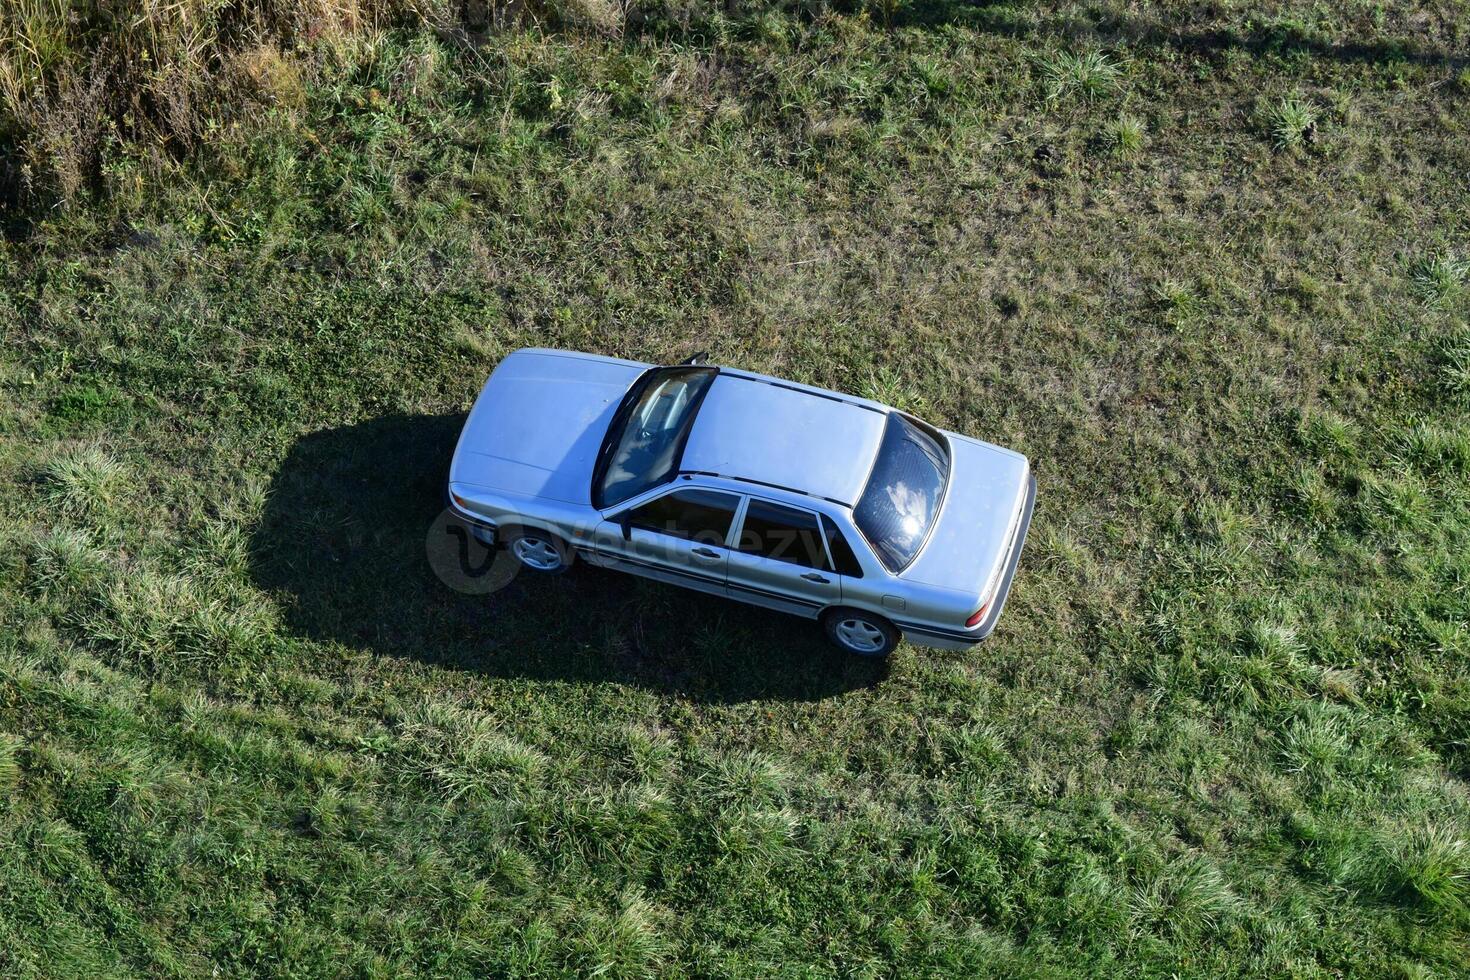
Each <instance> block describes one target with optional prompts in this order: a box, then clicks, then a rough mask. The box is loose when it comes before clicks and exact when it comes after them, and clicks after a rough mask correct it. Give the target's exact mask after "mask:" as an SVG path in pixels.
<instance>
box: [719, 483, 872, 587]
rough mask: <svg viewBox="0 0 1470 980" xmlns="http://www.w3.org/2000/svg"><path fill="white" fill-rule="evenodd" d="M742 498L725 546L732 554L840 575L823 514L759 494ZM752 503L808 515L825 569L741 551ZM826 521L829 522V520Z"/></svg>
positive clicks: (745, 495)
mask: <svg viewBox="0 0 1470 980" xmlns="http://www.w3.org/2000/svg"><path fill="white" fill-rule="evenodd" d="M743 496H744V498H745V500H744V501H743V502H742V503H741V505H740V512H739V513H738V514H737V515H736V520H735V523H734V524H732V525H731V527H730V535H729V539H728V540H729V543H728V544H727V545H726V547H728V548H729V549H730V550H731V551H732V552H734V553H736V554H741V555H749V556H751V557H752V558H759V559H761V560H763V561H774V562H780V563H781V564H783V565H790V566H792V567H793V568H808V569H811V570H813V571H818V572H828V573H830V574H832V575H840V574H842V573H841V572H838V571H837V570H836V569H837V563H836V562H834V561H833V560H832V549H831V548H830V547H829V546H828V544H827V535H826V534H824V533H823V532H822V520H823V518H824V517H826V515H825V514H823V513H822V512H821V511H820V510H817V509H816V508H813V507H803V506H802V505H800V504H794V503H791V502H790V501H787V500H777V499H775V498H772V497H762V496H760V495H759V494H753V493H747V494H744V495H743ZM753 501H759V502H760V503H763V504H771V505H772V506H775V507H785V508H786V509H787V510H794V511H798V512H799V513H803V514H807V515H810V516H811V517H812V518H813V519H814V520H815V521H816V522H817V537H818V538H819V539H820V540H821V542H822V557H823V558H825V559H826V562H827V564H826V567H825V568H818V567H817V566H815V565H803V564H800V563H798V562H794V561H787V560H786V559H784V558H772V557H771V556H770V555H763V554H761V553H759V552H756V551H745V550H743V549H742V548H741V547H740V537H741V535H743V534H744V533H745V518H746V515H747V514H749V513H750V505H751V503H752V502H753ZM827 519H829V520H830V518H827ZM833 525H834V526H835V527H838V529H839V530H841V526H840V525H837V524H836V522H835V521H834V522H833ZM849 547H851V545H849ZM858 564H859V565H861V564H862V563H861V562H859V563H858Z"/></svg>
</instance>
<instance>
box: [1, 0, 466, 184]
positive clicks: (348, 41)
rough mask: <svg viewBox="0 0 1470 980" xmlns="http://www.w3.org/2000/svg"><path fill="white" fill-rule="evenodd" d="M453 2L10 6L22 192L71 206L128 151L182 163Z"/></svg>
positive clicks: (5, 111) (5, 86)
mask: <svg viewBox="0 0 1470 980" xmlns="http://www.w3.org/2000/svg"><path fill="white" fill-rule="evenodd" d="M457 9H458V5H457V4H453V3H450V2H449V0H304V2H300V3H288V4H278V3H266V2H260V0H252V2H247V3H238V4H219V3H215V2H211V0H123V2H114V3H104V2H99V0H82V2H77V3H70V2H66V0H11V3H9V4H7V5H6V6H5V7H4V8H3V10H0V141H3V148H4V151H5V157H6V158H7V162H8V164H9V166H10V169H11V174H10V177H11V178H12V179H11V186H12V191H13V192H20V193H21V194H24V195H27V196H32V197H36V198H40V199H47V198H59V199H60V200H62V201H66V202H70V201H73V200H75V199H76V198H77V196H78V195H80V194H82V193H83V192H84V191H86V190H87V189H88V187H89V186H90V185H92V184H94V183H95V182H97V181H98V180H99V179H100V178H101V175H102V174H103V173H104V171H105V170H106V169H107V167H108V164H109V163H110V162H111V161H112V160H114V159H116V158H117V157H118V156H120V155H127V154H133V155H137V154H138V153H139V152H140V148H144V147H147V148H156V149H158V150H161V151H162V152H163V153H164V154H165V155H173V156H177V155H179V154H181V153H184V152H187V151H188V150H190V149H191V148H193V147H194V146H195V145H196V144H197V143H198V142H199V141H200V140H201V139H203V138H204V136H205V135H206V134H207V133H208V132H209V131H210V130H211V128H212V127H213V126H214V125H216V124H218V123H220V122H222V121H224V120H225V119H228V118H232V117H238V116H240V115H241V114H248V113H250V112H251V111H254V110H256V109H259V108H261V107H266V106H286V107H299V105H300V104H301V102H302V100H303V99H304V92H305V87H306V85H307V83H308V82H309V81H310V78H311V77H312V76H313V75H314V74H315V73H316V71H317V70H318V69H319V68H320V67H321V65H322V64H324V63H329V62H333V61H335V62H336V63H342V62H344V61H349V60H351V59H352V58H354V57H355V56H356V55H358V54H359V53H360V51H361V46H362V45H363V43H364V42H368V43H371V39H372V38H374V37H376V36H377V35H378V34H379V33H380V32H381V31H383V30H384V29H385V28H387V27H390V26H392V25H394V24H396V23H403V22H423V21H429V22H434V23H442V24H449V23H450V22H451V21H452V20H453V19H454V18H455V17H457V16H458V15H457V13H456V11H457Z"/></svg>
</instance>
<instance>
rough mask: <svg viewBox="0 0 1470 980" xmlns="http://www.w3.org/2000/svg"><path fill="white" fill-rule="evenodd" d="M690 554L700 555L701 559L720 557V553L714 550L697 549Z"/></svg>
mask: <svg viewBox="0 0 1470 980" xmlns="http://www.w3.org/2000/svg"><path fill="white" fill-rule="evenodd" d="M690 554H694V555H698V556H699V557H701V558H718V557H720V553H719V552H718V551H716V550H715V549H713V548H695V549H694V550H693V551H692V552H690Z"/></svg>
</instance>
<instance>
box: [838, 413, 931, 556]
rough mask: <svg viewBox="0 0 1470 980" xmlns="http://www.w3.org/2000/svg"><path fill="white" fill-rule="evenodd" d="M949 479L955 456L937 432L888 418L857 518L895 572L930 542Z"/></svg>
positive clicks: (855, 513)
mask: <svg viewBox="0 0 1470 980" xmlns="http://www.w3.org/2000/svg"><path fill="white" fill-rule="evenodd" d="M948 478H949V456H948V455H947V454H946V452H945V449H944V447H943V446H942V445H941V444H940V443H939V442H938V441H937V440H936V439H934V437H933V436H931V435H929V434H928V433H927V432H925V431H924V430H923V429H921V428H919V427H918V426H917V425H915V424H914V423H912V422H910V421H909V420H908V419H906V418H904V417H903V416H901V415H899V414H898V413H896V412H895V413H891V414H890V415H889V416H888V425H887V427H886V428H885V429H884V430H883V443H882V445H880V446H879V447H878V459H877V460H876V461H875V462H874V463H873V474H872V476H870V477H868V485H867V487H866V488H864V490H863V495H862V496H861V497H860V498H858V502H857V506H856V507H854V508H853V521H854V523H856V524H857V526H858V530H859V531H861V532H863V537H865V538H867V539H868V543H869V544H871V545H872V546H873V550H874V551H875V552H877V555H878V560H879V561H881V562H883V567H885V568H887V569H888V570H889V571H890V572H897V571H901V570H902V569H903V568H905V567H906V566H907V565H908V563H909V562H911V561H913V560H914V556H915V555H917V554H918V553H919V549H920V548H921V547H923V545H924V539H925V538H926V537H927V536H928V534H929V526H930V525H931V524H933V523H934V518H935V516H936V515H937V514H938V513H939V503H940V500H941V499H942V498H943V497H944V485H945V482H946V481H947V480H948Z"/></svg>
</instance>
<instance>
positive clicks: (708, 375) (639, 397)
mask: <svg viewBox="0 0 1470 980" xmlns="http://www.w3.org/2000/svg"><path fill="white" fill-rule="evenodd" d="M715 373H716V372H715V369H714V368H707V367H689V368H685V367H678V368H663V369H660V370H658V371H657V372H656V373H654V374H653V375H652V376H651V378H650V380H649V381H648V382H647V383H646V384H644V385H643V386H642V388H641V389H637V388H635V389H634V391H633V392H632V393H631V394H630V397H631V398H632V399H633V400H632V402H631V403H630V404H626V405H624V406H623V407H622V408H621V409H620V410H619V411H618V414H617V416H616V417H615V418H614V420H613V428H614V429H617V428H618V426H620V425H621V427H622V428H621V430H620V431H619V432H618V433H617V435H616V436H614V434H613V433H612V432H609V433H608V437H609V442H608V446H609V447H610V449H608V450H607V452H608V453H609V455H608V456H607V461H606V466H605V468H604V469H603V470H602V476H601V480H600V482H599V483H598V487H597V489H598V494H597V502H598V506H599V507H612V506H615V505H617V504H620V503H622V502H623V501H624V500H627V499H628V498H630V497H636V496H637V495H638V494H640V493H642V492H643V491H644V490H647V489H648V488H649V487H654V486H657V485H658V484H660V483H663V482H664V481H665V480H667V479H668V478H669V477H670V476H672V475H673V473H674V468H675V467H676V466H678V465H679V456H680V454H681V452H682V450H683V447H684V438H685V436H687V435H688V434H689V426H690V425H691V424H692V423H693V422H694V413H695V410H696V409H697V408H698V407H699V402H700V399H701V398H702V397H703V396H704V392H705V389H706V388H708V387H709V383H710V382H711V381H712V380H714V376H715Z"/></svg>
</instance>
